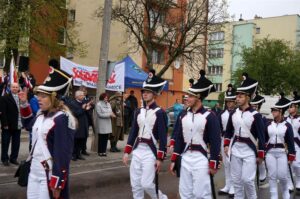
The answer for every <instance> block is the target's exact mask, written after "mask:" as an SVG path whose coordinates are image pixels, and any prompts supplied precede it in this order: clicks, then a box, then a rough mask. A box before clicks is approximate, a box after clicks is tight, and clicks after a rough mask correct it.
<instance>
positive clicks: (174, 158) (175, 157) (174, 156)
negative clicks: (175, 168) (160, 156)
mask: <svg viewBox="0 0 300 199" xmlns="http://www.w3.org/2000/svg"><path fill="white" fill-rule="evenodd" d="M177 156H179V154H178V153H173V154H172V156H171V162H175V161H176V159H177Z"/></svg>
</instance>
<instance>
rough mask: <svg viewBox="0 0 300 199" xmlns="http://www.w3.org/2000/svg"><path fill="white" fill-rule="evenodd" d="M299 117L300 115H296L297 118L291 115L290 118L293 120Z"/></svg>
mask: <svg viewBox="0 0 300 199" xmlns="http://www.w3.org/2000/svg"><path fill="white" fill-rule="evenodd" d="M298 117H300V116H299V115H297V114H296V115H295V116H291V115H289V118H291V119H297V118H298Z"/></svg>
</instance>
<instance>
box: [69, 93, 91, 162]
mask: <svg viewBox="0 0 300 199" xmlns="http://www.w3.org/2000/svg"><path fill="white" fill-rule="evenodd" d="M84 97H85V96H84V93H83V91H80V90H77V91H76V92H75V100H73V101H72V102H71V103H70V105H69V107H70V109H71V111H72V113H73V114H74V116H75V117H76V119H77V120H78V128H77V129H76V133H75V140H74V151H73V158H72V160H73V161H76V160H77V159H79V160H84V158H83V157H82V151H83V149H84V145H85V140H86V139H87V136H88V128H89V127H88V119H87V114H86V112H87V111H88V110H89V109H90V106H89V105H88V104H86V103H84V101H83V100H84Z"/></svg>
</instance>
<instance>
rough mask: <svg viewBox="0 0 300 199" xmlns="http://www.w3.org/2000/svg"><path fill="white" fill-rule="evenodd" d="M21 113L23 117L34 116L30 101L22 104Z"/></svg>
mask: <svg viewBox="0 0 300 199" xmlns="http://www.w3.org/2000/svg"><path fill="white" fill-rule="evenodd" d="M20 114H21V116H22V118H25V119H26V118H29V117H31V116H32V110H31V108H30V105H29V104H28V103H26V104H24V105H20Z"/></svg>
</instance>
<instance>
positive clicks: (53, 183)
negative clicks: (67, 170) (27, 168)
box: [49, 175, 59, 189]
mask: <svg viewBox="0 0 300 199" xmlns="http://www.w3.org/2000/svg"><path fill="white" fill-rule="evenodd" d="M58 181H59V177H58V176H54V175H52V176H51V178H50V182H49V187H50V188H53V189H56V188H58Z"/></svg>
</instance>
